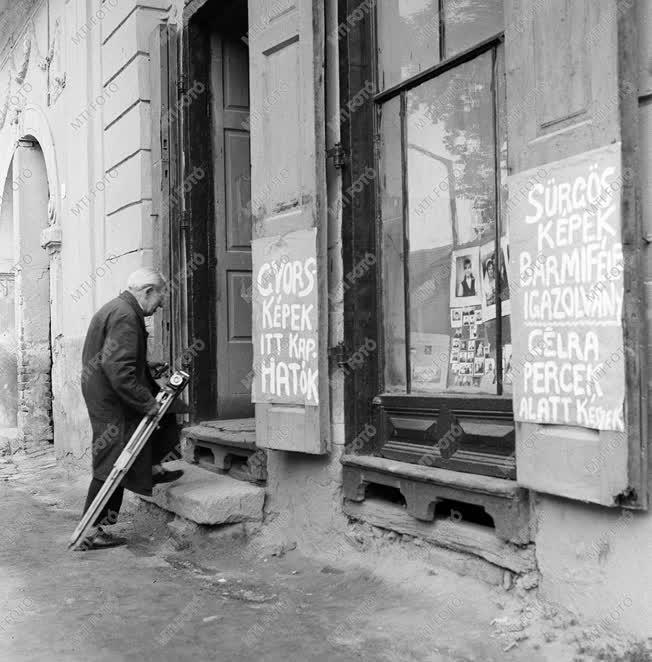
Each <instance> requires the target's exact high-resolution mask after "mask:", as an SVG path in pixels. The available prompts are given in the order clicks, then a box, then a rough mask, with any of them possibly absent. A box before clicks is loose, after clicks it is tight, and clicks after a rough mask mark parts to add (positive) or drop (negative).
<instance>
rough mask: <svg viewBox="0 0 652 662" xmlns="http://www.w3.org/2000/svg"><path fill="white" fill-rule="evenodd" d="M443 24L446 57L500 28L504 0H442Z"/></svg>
mask: <svg viewBox="0 0 652 662" xmlns="http://www.w3.org/2000/svg"><path fill="white" fill-rule="evenodd" d="M444 25H445V32H444V44H445V48H446V57H447V58H448V57H451V56H452V55H455V53H459V52H461V51H463V50H466V49H467V48H470V47H471V46H474V45H475V44H477V43H479V42H481V41H483V40H484V39H487V38H489V37H491V36H493V35H495V34H497V33H498V32H500V31H501V30H502V29H503V0H444Z"/></svg>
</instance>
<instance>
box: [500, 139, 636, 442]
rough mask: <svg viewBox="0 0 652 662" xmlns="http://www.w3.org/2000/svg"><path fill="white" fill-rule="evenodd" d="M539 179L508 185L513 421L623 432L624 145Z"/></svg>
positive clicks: (564, 164) (520, 178)
mask: <svg viewBox="0 0 652 662" xmlns="http://www.w3.org/2000/svg"><path fill="white" fill-rule="evenodd" d="M542 170H545V171H547V175H546V176H545V178H543V177H541V171H542ZM536 173H537V174H536V175H535V171H530V172H523V173H519V174H518V175H514V176H513V177H510V178H509V182H508V185H509V195H510V206H511V212H510V218H509V231H510V242H511V246H512V248H511V257H510V265H509V266H510V283H511V285H512V294H511V297H512V329H516V330H517V331H516V332H515V333H514V334H513V339H512V342H513V364H512V368H513V380H514V384H513V389H514V418H515V419H516V420H519V421H528V422H538V423H559V424H568V425H576V426H581V427H586V428H593V429H598V430H617V431H622V430H624V414H623V403H624V397H625V371H624V349H623V333H622V321H621V313H622V304H623V271H624V268H625V264H624V260H623V250H622V244H621V216H620V205H621V188H622V185H623V181H622V176H621V168H620V144H614V145H609V146H608V147H604V148H601V149H598V150H594V151H592V152H587V153H585V154H581V155H578V156H575V157H571V158H568V159H565V160H563V161H558V162H555V163H550V164H547V165H545V166H542V167H541V168H539V169H538V170H537V171H536ZM524 191H527V193H525V194H524Z"/></svg>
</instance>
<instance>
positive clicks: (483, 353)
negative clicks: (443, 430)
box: [407, 53, 497, 393]
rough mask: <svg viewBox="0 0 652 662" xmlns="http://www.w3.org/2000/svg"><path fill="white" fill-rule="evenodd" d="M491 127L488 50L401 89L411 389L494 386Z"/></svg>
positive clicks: (486, 389) (478, 389)
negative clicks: (404, 109) (404, 122)
mask: <svg viewBox="0 0 652 662" xmlns="http://www.w3.org/2000/svg"><path fill="white" fill-rule="evenodd" d="M442 100H443V101H442ZM494 133H495V131H494V113H493V93H492V54H491V53H485V54H483V55H481V56H479V57H477V58H475V59H474V60H472V61H471V62H467V63H465V64H463V65H460V66H459V67H457V68H456V69H454V70H452V71H449V72H446V73H445V74H442V75H441V76H439V77H437V78H435V79H433V80H431V81H428V82H427V83H424V84H423V85H420V86H419V87H417V88H415V89H413V90H411V91H409V92H408V93H407V153H408V201H409V213H408V236H409V246H410V253H409V279H410V280H409V291H410V313H409V320H410V362H411V367H410V370H411V377H412V391H424V392H433V391H441V390H444V389H446V388H448V389H449V390H462V391H469V390H471V391H475V392H486V393H496V390H497V383H496V363H495V361H496V322H495V316H496V312H495V277H496V275H495V265H496V254H495V251H496V246H495V237H496V205H495V199H496V191H495V151H494Z"/></svg>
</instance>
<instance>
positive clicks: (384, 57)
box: [376, 0, 439, 90]
mask: <svg viewBox="0 0 652 662" xmlns="http://www.w3.org/2000/svg"><path fill="white" fill-rule="evenodd" d="M438 6H439V3H438V1H437V0H383V1H382V2H378V3H376V15H377V26H378V37H377V38H378V81H379V88H380V89H381V90H384V89H387V88H388V87H392V86H393V85H396V84H398V83H400V82H401V81H404V80H406V79H407V78H411V77H412V76H414V75H415V74H418V73H419V72H420V71H422V70H423V69H427V68H428V67H431V66H433V65H434V64H437V62H439V11H438Z"/></svg>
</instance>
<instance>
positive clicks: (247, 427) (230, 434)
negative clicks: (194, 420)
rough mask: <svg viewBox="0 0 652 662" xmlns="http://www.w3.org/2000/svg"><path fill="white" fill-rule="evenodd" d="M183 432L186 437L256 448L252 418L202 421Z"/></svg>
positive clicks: (251, 448)
mask: <svg viewBox="0 0 652 662" xmlns="http://www.w3.org/2000/svg"><path fill="white" fill-rule="evenodd" d="M183 434H184V436H185V437H186V438H187V439H193V440H197V441H207V442H212V443H215V444H219V445H221V446H233V447H235V448H246V449H250V450H252V451H255V450H256V420H255V419H253V418H236V419H231V420H224V421H202V422H201V423H199V424H198V425H191V426H189V427H187V428H184V429H183Z"/></svg>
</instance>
